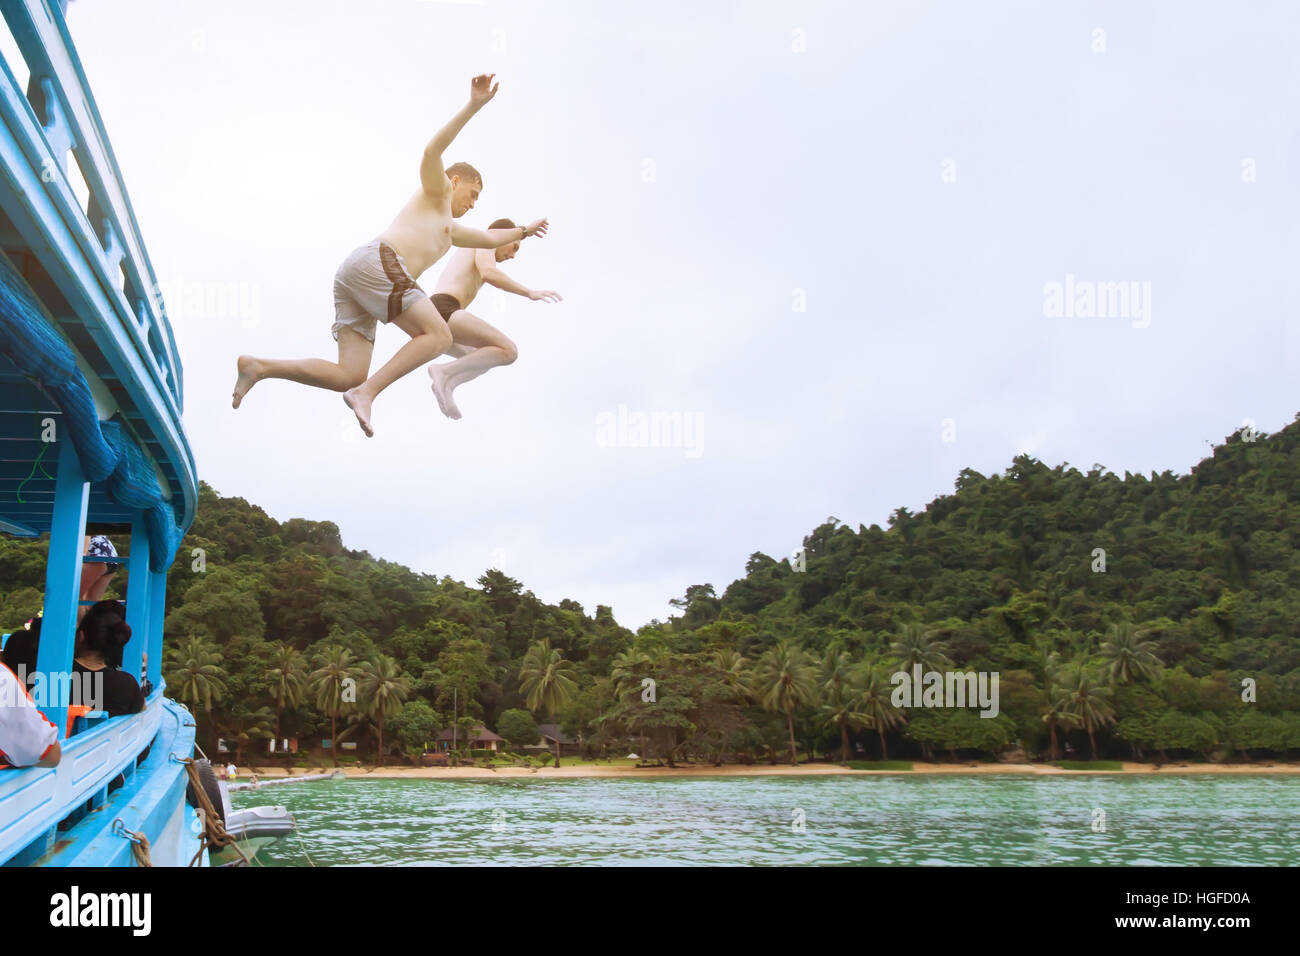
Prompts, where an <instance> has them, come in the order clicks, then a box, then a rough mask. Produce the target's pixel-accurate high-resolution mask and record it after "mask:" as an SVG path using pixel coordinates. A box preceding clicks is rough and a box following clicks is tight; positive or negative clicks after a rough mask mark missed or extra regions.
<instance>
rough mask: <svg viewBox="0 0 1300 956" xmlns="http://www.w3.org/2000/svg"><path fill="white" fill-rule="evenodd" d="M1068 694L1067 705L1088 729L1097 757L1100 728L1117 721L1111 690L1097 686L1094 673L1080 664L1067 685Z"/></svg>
mask: <svg viewBox="0 0 1300 956" xmlns="http://www.w3.org/2000/svg"><path fill="white" fill-rule="evenodd" d="M1065 689H1066V692H1067V694H1068V699H1067V705H1066V706H1067V707H1068V709H1069V712H1070V713H1071V714H1073V715H1074V716H1075V717H1076V718H1077V719H1078V721H1079V724H1080V725H1081V726H1082V727H1083V728H1084V729H1085V730H1086V731H1088V741H1089V743H1091V744H1092V759H1093V760H1096V759H1097V736H1096V732H1097V730H1098V729H1099V728H1101V727H1105V726H1107V725H1108V724H1113V723H1114V722H1115V709H1114V708H1113V707H1111V705H1110V700H1109V698H1110V690H1109V689H1108V688H1106V687H1095V686H1093V683H1092V675H1091V674H1089V673H1088V671H1087V669H1086V668H1084V667H1083V666H1080V667H1079V669H1078V670H1077V671H1076V672H1075V674H1074V676H1073V678H1072V679H1071V680H1070V682H1069V683H1068V684H1067V685H1066V688H1065Z"/></svg>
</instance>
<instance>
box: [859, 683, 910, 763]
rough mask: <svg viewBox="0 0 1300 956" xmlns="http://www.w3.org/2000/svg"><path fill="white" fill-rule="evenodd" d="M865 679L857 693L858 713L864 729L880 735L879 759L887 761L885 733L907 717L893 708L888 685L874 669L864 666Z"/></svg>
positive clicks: (904, 721) (887, 752)
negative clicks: (866, 728)
mask: <svg viewBox="0 0 1300 956" xmlns="http://www.w3.org/2000/svg"><path fill="white" fill-rule="evenodd" d="M864 672H865V673H866V678H865V680H864V681H863V683H862V689H861V690H860V691H859V693H858V711H859V712H860V713H861V714H862V716H863V717H864V718H865V724H864V726H866V727H871V728H874V729H875V731H876V733H878V734H879V735H880V759H881V760H888V759H889V749H888V748H887V747H886V746H885V732H886V731H888V730H893V729H894V728H895V727H898V726H901V725H902V724H904V723H906V722H907V715H906V714H904V713H903V711H901V710H899V709H898V708H897V707H895V706H894V704H893V702H892V701H891V700H890V697H891V696H892V694H893V692H892V691H891V689H890V686H891V685H889V684H886V683H885V682H884V681H883V680H881V679H880V675H879V674H877V673H876V671H875V668H874V667H872V666H871V665H870V664H867V665H865V666H864Z"/></svg>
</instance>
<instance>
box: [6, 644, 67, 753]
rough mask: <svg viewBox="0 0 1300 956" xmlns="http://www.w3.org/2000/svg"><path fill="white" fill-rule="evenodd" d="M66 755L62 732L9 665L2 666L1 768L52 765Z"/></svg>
mask: <svg viewBox="0 0 1300 956" xmlns="http://www.w3.org/2000/svg"><path fill="white" fill-rule="evenodd" d="M62 756H63V750H62V748H60V747H59V731H58V728H56V727H55V726H54V724H52V723H50V721H49V720H48V719H47V718H46V716H45V715H44V714H42V713H41V712H40V711H39V710H37V709H36V704H35V703H34V702H33V701H32V697H31V695H30V694H28V693H27V688H26V687H24V686H23V683H22V681H20V680H19V679H18V676H17V675H16V674H15V673H14V672H13V671H11V670H10V669H9V668H8V667H4V666H0V768H3V767H7V766H14V767H30V766H33V765H34V766H37V767H53V766H56V765H57V764H58V762H59V758H60V757H62Z"/></svg>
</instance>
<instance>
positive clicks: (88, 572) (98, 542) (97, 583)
mask: <svg viewBox="0 0 1300 956" xmlns="http://www.w3.org/2000/svg"><path fill="white" fill-rule="evenodd" d="M85 556H86V557H88V558H116V557H117V548H115V547H113V542H112V541H110V540H109V538H108V536H107V535H103V534H96V535H91V536H89V537H87V538H86V549H85ZM125 563H126V562H124V561H110V562H103V561H83V562H82V564H81V600H82V602H83V603H82V605H81V606H80V607H78V608H77V621H78V623H80V621H81V619H82V618H83V617H84V616H85V614H86V610H87V608H89V606H90V605H88V604H86V603H84V602H86V601H89V602H91V604H93V603H95V602H96V601H102V600H103V598H104V592H105V591H106V590H108V585H109V583H110V582H111V581H112V578H113V575H114V574H115V573H116V572H117V569H118V567H120V566H121V565H122V564H125Z"/></svg>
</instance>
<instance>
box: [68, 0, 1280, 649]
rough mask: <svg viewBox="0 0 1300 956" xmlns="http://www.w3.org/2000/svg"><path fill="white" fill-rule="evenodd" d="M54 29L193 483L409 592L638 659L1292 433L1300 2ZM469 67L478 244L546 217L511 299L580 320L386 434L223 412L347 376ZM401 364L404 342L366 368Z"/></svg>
mask: <svg viewBox="0 0 1300 956" xmlns="http://www.w3.org/2000/svg"><path fill="white" fill-rule="evenodd" d="M68 21H69V27H70V30H71V32H72V36H73V38H74V40H75V42H76V43H77V45H78V48H79V50H80V53H81V57H82V60H83V62H84V65H85V69H86V73H87V75H88V77H89V80H90V83H91V86H92V88H93V90H94V93H95V96H96V97H97V100H98V103H99V108H100V110H101V113H102V114H103V117H104V121H105V123H106V125H107V127H108V130H109V134H110V136H111V139H112V143H113V147H114V149H115V151H116V153H117V157H118V161H119V163H120V165H121V167H122V170H123V174H124V176H125V178H126V184H127V187H128V189H129V192H130V196H131V199H132V202H133V203H134V207H135V211H136V214H137V216H138V218H139V221H140V225H141V228H142V230H143V232H144V237H145V240H146V243H147V246H148V249H149V252H150V254H151V256H152V259H153V263H154V266H155V268H156V270H157V272H158V273H159V276H160V278H161V280H162V283H163V286H164V289H165V290H166V291H167V293H168V296H169V301H168V307H169V309H170V312H171V315H172V321H173V326H174V328H175V333H176V339H177V344H178V347H179V349H180V353H181V357H182V361H183V363H184V367H185V385H186V395H185V399H186V414H185V422H186V427H187V429H188V431H189V435H190V438H191V441H192V442H193V445H194V450H195V455H196V458H197V461H198V467H199V474H200V476H201V477H202V478H204V479H205V480H206V481H208V482H209V483H211V484H212V485H213V486H214V487H215V488H216V489H217V490H218V491H219V492H221V493H222V494H225V495H238V496H242V497H245V498H247V499H249V500H250V501H251V502H253V503H255V504H257V505H260V506H261V507H263V508H265V509H266V511H268V512H269V513H270V514H271V515H273V516H274V517H276V518H278V519H281V520H284V519H288V518H292V517H305V518H310V519H315V520H329V521H334V522H336V523H337V524H338V525H339V527H340V529H341V531H342V534H343V540H344V543H345V544H346V545H347V546H348V547H352V548H363V549H366V550H368V551H370V552H371V553H372V554H374V555H376V556H379V557H383V558H386V559H389V560H392V561H398V562H402V563H404V564H407V565H410V566H411V567H412V568H415V569H417V570H419V571H423V572H427V573H432V574H438V575H442V574H447V575H450V576H452V577H453V578H456V579H460V580H463V581H466V582H469V583H471V584H472V583H473V582H474V581H475V579H476V578H477V577H478V576H479V575H480V574H481V573H482V572H483V571H484V569H485V568H487V567H489V566H498V567H500V568H501V569H502V570H504V571H505V572H506V573H508V574H510V575H512V576H514V577H516V578H518V579H519V580H521V581H522V582H523V583H524V585H525V587H527V588H531V589H532V590H533V591H535V592H536V593H537V595H538V596H539V597H540V598H542V599H543V600H545V601H548V602H557V601H559V600H560V599H561V598H565V597H568V598H572V599H575V600H577V601H579V602H581V603H582V604H583V605H584V607H585V608H586V609H587V612H588V613H592V612H594V610H595V606H596V604H598V603H601V604H609V605H612V607H613V609H614V613H615V616H616V618H617V619H618V621H619V622H620V623H622V624H624V625H627V626H629V627H637V626H639V625H641V624H643V623H645V622H647V621H649V620H650V619H651V618H654V617H659V618H661V619H662V618H664V617H666V616H667V615H668V614H669V613H670V612H671V608H670V607H669V606H668V604H667V602H668V600H669V599H670V598H672V597H675V596H680V595H682V594H683V592H684V591H685V589H686V587H687V586H689V585H691V584H697V583H704V582H710V583H712V584H713V585H714V586H715V587H716V588H717V589H718V591H719V593H721V591H722V590H723V589H724V588H725V587H726V586H727V585H728V584H729V583H730V582H731V581H732V580H734V579H735V578H737V577H740V576H742V575H743V573H744V563H745V560H746V558H747V557H748V555H749V554H750V553H752V552H754V551H760V550H761V551H764V552H766V553H768V554H771V555H774V556H785V555H788V554H790V553H791V552H792V551H793V550H794V549H796V548H797V547H798V546H799V544H800V542H801V540H802V538H803V536H804V535H805V534H807V533H808V532H809V531H811V530H812V529H813V528H814V527H815V526H816V525H817V524H819V523H821V522H822V521H823V520H825V519H826V517H827V516H829V515H834V516H836V517H837V518H839V519H841V520H843V521H846V522H848V523H850V524H851V525H853V526H855V527H856V525H857V524H858V523H859V522H861V523H864V524H868V525H869V524H871V523H872V522H878V523H880V524H882V525H883V524H884V523H885V522H886V520H887V517H888V515H889V513H890V512H891V511H892V510H893V509H894V508H896V507H898V506H900V505H903V506H906V507H908V508H911V509H914V510H915V509H919V508H921V507H923V506H924V505H925V503H926V502H928V501H929V500H931V499H932V498H933V497H934V496H935V495H936V494H941V493H947V492H950V491H951V490H952V488H953V481H954V479H955V478H956V475H957V473H958V471H959V470H960V469H961V468H963V467H972V468H975V469H977V470H979V471H981V472H984V473H985V474H989V473H993V472H1000V471H1002V470H1004V469H1005V468H1006V467H1007V466H1008V465H1009V463H1010V461H1011V459H1012V458H1013V457H1014V456H1015V455H1017V454H1018V453H1021V452H1028V453H1031V454H1033V455H1035V456H1037V457H1038V458H1040V459H1042V460H1043V461H1045V462H1047V463H1048V464H1049V465H1052V466H1055V465H1056V464H1058V463H1060V462H1062V461H1067V462H1069V463H1071V464H1072V465H1075V466H1077V467H1079V468H1080V469H1081V470H1087V469H1088V468H1089V467H1091V465H1092V464H1093V463H1094V462H1100V463H1102V464H1104V465H1106V466H1107V467H1108V468H1110V469H1111V470H1113V471H1115V472H1117V473H1119V474H1121V475H1122V474H1123V473H1124V471H1125V470H1128V471H1134V472H1139V471H1140V472H1149V471H1151V470H1156V471H1162V470H1164V469H1172V470H1174V471H1175V472H1178V473H1186V471H1187V470H1188V469H1189V468H1190V467H1191V466H1192V465H1194V464H1195V463H1196V462H1197V461H1198V460H1199V459H1200V458H1201V457H1202V456H1204V455H1205V454H1207V453H1208V452H1209V450H1210V446H1209V442H1211V441H1213V442H1216V443H1217V442H1219V441H1221V440H1222V439H1223V437H1224V436H1225V435H1227V434H1228V433H1229V432H1231V431H1233V430H1234V429H1236V428H1238V427H1239V426H1240V425H1241V424H1242V422H1243V421H1244V420H1246V419H1250V420H1252V421H1253V422H1254V423H1255V427H1257V428H1259V429H1262V430H1263V431H1266V432H1268V431H1276V430H1278V429H1280V428H1281V427H1283V426H1284V425H1285V424H1286V423H1288V422H1289V421H1291V419H1292V417H1293V415H1294V414H1295V413H1296V411H1297V410H1298V409H1300V402H1297V400H1296V397H1295V391H1294V382H1295V379H1296V370H1297V367H1300V329H1297V327H1296V319H1295V312H1296V307H1297V304H1300V298H1298V297H1297V279H1296V274H1297V269H1296V262H1297V254H1298V253H1300V242H1297V227H1296V222H1297V215H1296V213H1297V199H1300V162H1298V160H1300V156H1298V153H1300V126H1298V124H1297V117H1296V109H1297V107H1296V104H1297V103H1300V58H1297V57H1296V56H1295V50H1296V49H1297V48H1300V7H1298V6H1297V5H1295V4H1293V3H1286V2H1279V3H1275V4H1269V3H1253V4H1251V5H1249V7H1246V6H1245V5H1240V4H1229V3H1219V4H1201V3H1191V2H1183V0H1178V2H1173V0H1170V2H1163V3H1146V2H1137V0H1123V2H1115V3H1086V4H1085V3H1009V2H998V3H978V4H973V3H965V2H947V3H921V2H907V3H903V2H901V0H900V2H890V3H862V2H844V3H818V2H763V0H736V2H719V0H709V2H699V0H694V2H671V0H658V2H655V3H650V4H647V3H638V4H625V3H618V4H614V3H608V2H598V0H589V2H581V3H579V2H574V3H567V2H559V0H547V2H529V0H517V2H502V0H483V2H482V3H446V2H432V0H366V2H360V0H355V2H350V0H334V2H322V0H310V2H288V0H276V2H271V3H268V2H239V0H225V2H223V3H221V4H213V3H198V2H178V0H166V2H164V0H112V2H110V0H76V2H74V3H73V4H72V5H71V7H70V9H69V12H68ZM479 72H495V73H497V74H498V79H499V81H500V84H501V88H500V93H499V94H498V96H497V97H496V99H495V100H494V101H493V102H491V103H490V104H489V105H488V106H487V107H486V108H485V109H484V110H483V111H482V112H481V113H479V114H478V116H476V117H475V118H474V119H473V120H471V121H470V124H469V126H468V127H467V128H466V129H465V131H464V132H463V133H462V134H461V136H460V137H459V138H458V139H457V141H456V142H455V144H454V145H453V146H452V148H451V150H450V151H449V152H448V154H447V155H446V159H447V161H448V162H452V161H456V160H461V159H464V160H467V161H469V162H472V163H474V164H475V165H476V166H478V168H479V169H480V170H481V171H482V173H483V176H484V180H485V183H484V187H485V188H484V190H483V194H482V196H481V198H480V200H479V203H478V208H477V209H475V210H474V211H472V212H471V213H470V214H469V215H468V216H467V217H466V218H465V220H463V221H464V222H466V223H467V224H469V225H474V226H480V227H485V226H486V225H487V224H488V222H490V221H491V220H493V219H495V218H497V217H500V216H509V217H512V218H515V219H516V220H528V219H532V218H535V217H538V216H542V215H545V216H549V217H550V219H551V223H552V228H551V232H550V235H548V236H547V237H546V238H545V239H542V240H529V241H527V242H525V243H524V245H523V249H522V252H521V253H520V255H519V256H518V258H517V259H515V260H514V261H513V262H510V263H508V264H507V271H508V272H509V273H510V274H511V275H513V276H515V277H516V278H517V279H518V280H519V281H520V282H522V283H524V284H526V285H529V286H532V287H534V288H544V289H545V288H550V289H556V290H558V291H560V292H561V294H562V295H563V296H564V302H563V304H559V305H547V304H543V303H533V302H528V301H525V300H523V299H520V298H515V297H513V296H509V295H506V294H505V293H501V292H498V291H496V290H492V289H485V291H484V292H483V293H482V294H481V296H480V298H479V299H478V300H477V301H476V302H475V304H474V310H475V311H476V312H477V313H478V314H479V315H481V316H482V317H483V318H485V319H487V320H488V321H490V322H493V323H494V324H497V325H499V326H500V327H501V328H502V329H503V330H504V331H505V332H506V333H507V334H508V335H509V336H511V338H513V339H514V341H515V342H516V343H517V345H518V348H519V359H518V361H517V362H516V363H515V364H514V365H512V366H508V367H505V368H499V369H495V370H493V371H491V372H489V373H488V374H486V375H484V376H483V377H481V378H479V379H478V380H476V381H474V382H471V383H469V384H468V385H466V386H464V387H463V388H462V389H460V390H459V391H458V392H457V400H458V402H459V404H460V406H461V409H462V411H463V413H464V418H463V419H462V420H461V421H458V422H453V421H449V420H447V419H446V418H444V417H443V416H442V415H441V414H440V413H439V411H438V408H437V405H436V403H435V402H434V399H433V397H432V395H431V393H430V391H429V382H428V378H427V376H425V375H424V374H423V373H422V372H420V373H417V374H414V375H412V376H410V377H408V378H407V379H405V380H403V381H401V382H399V383H397V384H396V385H395V386H393V387H392V388H390V389H389V390H388V391H387V392H385V393H384V394H383V395H381V396H380V398H379V399H378V401H377V402H376V404H375V411H374V420H373V421H374V426H375V429H376V437H375V438H374V439H369V440H368V439H366V438H364V437H363V436H362V435H361V434H360V432H359V430H358V429H357V427H356V424H355V420H354V419H353V418H352V416H351V415H350V414H349V413H348V412H347V409H346V408H345V407H344V405H343V403H342V401H341V400H340V398H339V396H338V395H337V394H335V393H331V392H325V391H318V390H315V389H310V388H306V387H304V386H301V385H295V384H292V383H288V382H278V381H276V382H265V383H262V384H260V385H258V386H257V387H256V388H255V389H254V390H253V391H252V392H251V393H250V395H249V397H248V398H247V399H246V400H245V402H244V405H243V407H242V408H241V409H240V410H238V411H234V410H232V409H231V408H230V400H229V394H230V390H231V386H232V385H233V382H234V376H235V357H236V356H237V355H238V354H240V353H243V352H248V353H252V354H255V355H262V356H270V357H277V358H299V357H306V356H319V357H323V358H330V359H334V358H336V355H337V352H336V346H335V343H334V341H333V339H332V338H331V337H330V331H329V329H330V324H331V322H332V321H333V299H332V280H333V275H334V271H335V269H336V268H337V267H338V265H339V263H340V262H341V261H342V260H343V258H344V257H345V256H346V255H347V254H348V253H349V252H350V251H351V250H352V249H353V248H354V247H356V246H358V245H360V244H362V243H365V242H367V241H368V240H370V239H372V238H374V237H375V236H376V235H377V234H378V233H379V232H380V231H382V230H383V228H384V227H385V226H386V225H387V224H388V223H389V221H390V220H391V219H392V217H393V215H394V214H395V213H396V211H397V210H398V209H399V208H400V206H401V205H402V203H403V202H404V201H405V200H406V199H407V197H408V196H409V195H410V193H411V192H412V191H413V190H414V189H415V188H416V186H417V183H418V174H417V170H418V165H419V159H420V153H421V150H422V148H423V146H424V144H425V143H426V142H427V141H428V140H429V138H430V137H431V136H432V135H433V134H434V132H435V131H436V130H437V129H438V128H439V127H440V126H441V125H442V124H443V123H444V122H445V121H446V120H447V119H448V118H449V117H450V116H451V115H452V114H453V113H454V112H455V111H456V110H457V109H459V108H460V106H461V105H462V104H463V103H464V102H465V100H466V99H467V98H468V92H469V78H470V77H471V76H472V75H473V74H475V73H479ZM445 261H446V260H444V263H445ZM442 265H443V263H439V264H437V265H435V266H434V267H433V269H431V270H430V271H429V272H428V273H426V274H425V275H424V276H423V277H422V279H421V284H422V285H423V286H424V288H425V289H426V290H432V288H433V286H434V284H435V279H436V276H437V274H438V272H439V270H440V269H441V266H442ZM1103 283H1107V284H1109V285H1103ZM1130 283H1131V285H1130ZM1054 284H1055V285H1054ZM196 292H199V293H202V294H195V293H196ZM1089 301H1092V302H1093V303H1094V305H1093V307H1092V309H1089V305H1088V303H1089ZM1063 303H1064V304H1063ZM404 341H405V337H404V336H403V335H402V333H401V332H400V330H398V329H397V328H396V327H393V326H381V327H380V329H379V332H378V344H377V347H376V351H375V363H374V366H373V367H374V368H378V367H379V364H380V363H381V362H382V361H385V360H386V359H387V358H388V357H389V356H390V355H391V354H392V353H393V352H394V351H396V349H397V348H398V347H399V346H400V345H401V344H402V342H404ZM620 407H622V412H620ZM673 414H677V415H678V416H679V417H678V420H679V421H680V422H682V423H683V424H685V425H686V426H688V427H687V428H686V429H685V430H683V431H682V432H681V433H680V435H679V436H674V437H676V438H677V440H676V441H675V447H638V446H637V443H636V438H637V431H636V428H635V422H636V416H637V415H645V416H651V415H657V416H671V415H673ZM620 416H621V418H622V420H623V421H624V422H626V423H628V427H625V428H622V429H621V430H620V427H619V421H620ZM610 421H613V423H614V424H613V426H612V427H604V426H606V425H607V423H608V422H610Z"/></svg>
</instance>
